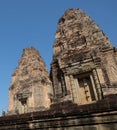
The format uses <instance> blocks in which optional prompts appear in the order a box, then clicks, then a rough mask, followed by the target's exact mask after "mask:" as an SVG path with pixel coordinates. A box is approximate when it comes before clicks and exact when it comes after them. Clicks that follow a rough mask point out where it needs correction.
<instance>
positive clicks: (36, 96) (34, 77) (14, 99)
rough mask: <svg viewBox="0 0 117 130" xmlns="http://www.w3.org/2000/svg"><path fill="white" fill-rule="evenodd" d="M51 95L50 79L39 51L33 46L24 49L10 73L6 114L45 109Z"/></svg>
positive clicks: (48, 104) (47, 106)
mask: <svg viewBox="0 0 117 130" xmlns="http://www.w3.org/2000/svg"><path fill="white" fill-rule="evenodd" d="M51 96H52V85H51V81H50V80H49V74H48V72H47V70H46V66H45V63H44V62H43V60H42V58H41V56H40V54H39V52H38V51H37V50H36V49H35V48H33V47H30V48H26V49H24V51H23V54H22V57H21V59H20V61H19V65H18V67H17V68H16V69H15V71H14V73H13V75H12V81H11V85H10V88H9V108H8V114H15V113H19V114H21V113H27V112H32V111H38V110H43V109H47V108H49V106H50V103H51Z"/></svg>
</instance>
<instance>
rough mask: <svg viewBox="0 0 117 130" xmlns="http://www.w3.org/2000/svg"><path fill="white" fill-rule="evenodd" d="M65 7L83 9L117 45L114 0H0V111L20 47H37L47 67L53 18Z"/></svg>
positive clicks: (5, 104) (116, 2)
mask: <svg viewBox="0 0 117 130" xmlns="http://www.w3.org/2000/svg"><path fill="white" fill-rule="evenodd" d="M68 8H80V9H82V10H84V11H85V12H86V13H87V14H88V15H90V16H91V18H92V19H93V20H94V21H95V22H96V23H97V24H98V25H99V26H100V28H101V29H102V30H103V31H104V32H105V34H106V35H107V36H108V38H109V39H110V41H111V43H113V45H114V46H116V47H117V36H116V34H117V27H116V26H117V14H116V12H117V1H116V0H0V61H1V62H0V114H1V112H2V110H6V111H7V107H8V88H9V86H10V81H11V76H12V73H13V71H14V69H15V68H16V67H17V66H18V60H19V59H20V58H21V54H22V50H23V49H24V48H26V47H30V46H34V47H35V48H37V50H39V52H40V54H41V56H42V57H43V59H44V61H45V63H46V65H47V68H48V70H49V69H50V63H51V60H52V54H53V50H52V46H53V43H54V35H55V32H56V29H57V22H58V19H59V18H60V17H61V16H62V15H63V13H64V11H65V10H67V9H68Z"/></svg>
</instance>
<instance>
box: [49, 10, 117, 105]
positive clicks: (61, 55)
mask: <svg viewBox="0 0 117 130" xmlns="http://www.w3.org/2000/svg"><path fill="white" fill-rule="evenodd" d="M53 49H54V56H53V61H52V64H51V79H52V82H53V87H54V96H55V99H58V98H59V101H64V99H65V97H66V96H68V93H67V92H68V91H69V99H68V98H67V99H68V100H72V101H73V102H75V103H78V104H82V102H84V103H89V102H87V98H86V99H85V98H83V97H87V96H86V95H87V94H85V93H84V94H83V91H85V87H84V88H82V92H79V91H80V87H79V85H78V84H80V83H79V81H78V80H76V78H75V77H81V78H80V81H81V80H84V79H89V80H91V81H90V84H92V86H93V87H92V89H90V88H91V86H90V85H89V88H88V89H87V90H88V91H89V96H91V95H92V93H94V96H95V97H96V98H95V101H97V100H101V99H102V98H103V97H105V96H108V95H112V94H115V93H116V94H117V91H116V92H114V90H115V89H116V88H117V78H116V77H117V69H116V68H117V50H116V49H115V48H114V47H113V45H112V44H111V43H110V41H109V39H108V38H107V37H106V35H105V34H104V33H103V31H102V30H101V29H100V28H99V27H98V25H97V24H95V23H94V21H93V20H92V19H91V18H90V17H89V16H88V15H87V14H86V13H84V12H83V11H82V10H80V9H69V10H67V11H66V12H65V13H64V14H63V16H62V17H61V18H60V19H59V22H58V28H57V31H56V35H55V43H54V46H53ZM61 72H62V77H64V78H62V77H61V74H60V73H61ZM58 75H59V77H58ZM86 75H87V76H88V78H87V76H86ZM66 76H67V77H68V78H67V80H65V77H66ZM82 77H83V78H82ZM63 80H64V81H63ZM62 82H64V84H65V86H66V89H65V91H66V95H64V94H63V93H64V92H63V86H64V85H62ZM87 83H88V82H87ZM107 87H108V88H107ZM83 89H84V90H83ZM113 92H114V93H113ZM58 95H61V96H58ZM81 98H82V99H84V101H80V99H81ZM90 98H91V97H90ZM55 101H56V100H55ZM92 101H94V100H93V98H92V99H90V102H92Z"/></svg>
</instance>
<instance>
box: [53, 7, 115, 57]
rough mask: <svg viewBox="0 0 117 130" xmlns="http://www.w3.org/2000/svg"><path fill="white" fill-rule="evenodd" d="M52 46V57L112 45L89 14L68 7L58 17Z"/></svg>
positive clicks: (110, 46)
mask: <svg viewBox="0 0 117 130" xmlns="http://www.w3.org/2000/svg"><path fill="white" fill-rule="evenodd" d="M53 48H54V58H58V57H59V58H60V57H62V58H65V57H66V55H67V54H70V53H72V52H73V53H80V51H81V50H82V53H83V50H84V51H88V50H91V51H93V50H95V49H97V50H103V49H105V48H106V49H107V48H113V46H112V44H111V43H110V41H109V39H108V38H107V37H106V36H105V34H104V33H103V31H102V30H101V29H99V27H98V25H97V24H95V23H94V21H93V20H92V19H91V18H90V16H88V15H87V14H86V13H84V12H83V11H82V10H80V9H69V10H67V11H66V12H65V13H64V14H63V16H62V17H61V18H60V19H59V22H58V29H57V31H56V36H55V43H54V46H53ZM78 50H79V51H78ZM67 56H68V55H67Z"/></svg>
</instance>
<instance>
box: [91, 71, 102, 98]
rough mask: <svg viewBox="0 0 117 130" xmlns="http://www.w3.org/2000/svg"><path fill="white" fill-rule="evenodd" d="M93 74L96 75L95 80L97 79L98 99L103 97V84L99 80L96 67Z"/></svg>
mask: <svg viewBox="0 0 117 130" xmlns="http://www.w3.org/2000/svg"><path fill="white" fill-rule="evenodd" d="M93 76H94V81H95V85H96V91H97V95H98V99H99V100H101V99H102V90H101V86H100V82H99V78H98V75H97V70H96V69H94V70H93Z"/></svg>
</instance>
